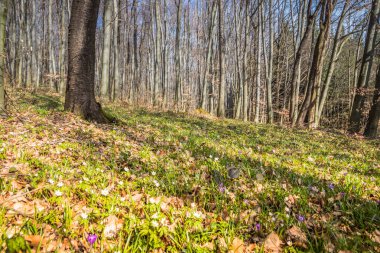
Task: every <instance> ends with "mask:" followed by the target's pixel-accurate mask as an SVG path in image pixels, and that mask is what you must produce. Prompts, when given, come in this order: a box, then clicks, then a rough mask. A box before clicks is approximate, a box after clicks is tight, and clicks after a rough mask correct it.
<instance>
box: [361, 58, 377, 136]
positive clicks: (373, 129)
mask: <svg viewBox="0 0 380 253" xmlns="http://www.w3.org/2000/svg"><path fill="white" fill-rule="evenodd" d="M379 121H380V64H379V65H378V66H377V75H376V84H375V91H374V95H373V103H372V107H371V110H370V111H369V116H368V122H367V126H366V128H365V131H364V135H365V136H367V137H371V138H375V137H376V136H377V131H378V128H379Z"/></svg>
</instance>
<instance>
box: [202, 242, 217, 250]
mask: <svg viewBox="0 0 380 253" xmlns="http://www.w3.org/2000/svg"><path fill="white" fill-rule="evenodd" d="M201 248H205V249H208V250H211V251H214V250H215V245H214V243H212V242H206V243H205V244H203V245H202V246H201Z"/></svg>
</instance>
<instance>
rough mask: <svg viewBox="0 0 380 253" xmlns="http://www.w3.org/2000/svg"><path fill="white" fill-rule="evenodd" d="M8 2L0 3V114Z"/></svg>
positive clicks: (3, 97)
mask: <svg viewBox="0 0 380 253" xmlns="http://www.w3.org/2000/svg"><path fill="white" fill-rule="evenodd" d="M7 7H8V0H5V1H3V0H2V1H1V2H0V114H3V112H4V110H5V92H4V72H5V71H4V69H5V65H6V64H5V37H6V29H5V27H6V22H7V13H8V8H7Z"/></svg>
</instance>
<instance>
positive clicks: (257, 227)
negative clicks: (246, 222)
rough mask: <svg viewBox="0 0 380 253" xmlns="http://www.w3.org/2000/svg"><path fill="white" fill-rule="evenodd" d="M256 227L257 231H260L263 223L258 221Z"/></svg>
mask: <svg viewBox="0 0 380 253" xmlns="http://www.w3.org/2000/svg"><path fill="white" fill-rule="evenodd" d="M255 228H256V230H257V231H260V229H261V224H260V223H256V225H255Z"/></svg>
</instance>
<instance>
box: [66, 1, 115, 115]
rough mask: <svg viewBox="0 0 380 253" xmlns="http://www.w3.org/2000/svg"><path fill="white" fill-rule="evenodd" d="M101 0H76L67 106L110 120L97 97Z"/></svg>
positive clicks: (70, 35)
mask: <svg viewBox="0 0 380 253" xmlns="http://www.w3.org/2000/svg"><path fill="white" fill-rule="evenodd" d="M98 10H99V0H73V3H72V9H71V18H70V25H69V38H68V78H67V89H66V99H65V110H66V111H70V112H73V113H75V114H78V115H80V116H82V117H84V118H85V119H87V120H94V121H97V122H107V121H108V120H107V118H106V117H105V115H104V114H103V112H102V109H101V106H100V104H99V103H97V102H96V100H95V33H96V22H97V17H98Z"/></svg>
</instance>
